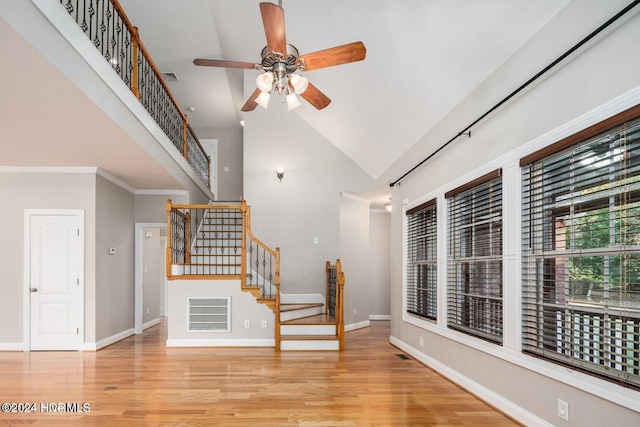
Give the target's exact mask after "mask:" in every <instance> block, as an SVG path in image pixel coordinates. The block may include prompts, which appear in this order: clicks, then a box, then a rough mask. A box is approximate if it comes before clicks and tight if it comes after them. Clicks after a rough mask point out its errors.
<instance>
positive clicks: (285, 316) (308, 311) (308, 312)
mask: <svg viewBox="0 0 640 427" xmlns="http://www.w3.org/2000/svg"><path fill="white" fill-rule="evenodd" d="M316 314H322V307H320V306H319V307H309V308H304V309H301V310H292V311H283V312H282V313H280V321H281V322H286V321H287V320H293V319H300V318H301V317H308V316H315V315H316Z"/></svg>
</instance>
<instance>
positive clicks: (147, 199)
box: [134, 192, 189, 223]
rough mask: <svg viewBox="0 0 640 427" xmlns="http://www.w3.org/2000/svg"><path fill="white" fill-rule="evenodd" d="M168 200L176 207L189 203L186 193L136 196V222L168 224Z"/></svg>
mask: <svg viewBox="0 0 640 427" xmlns="http://www.w3.org/2000/svg"><path fill="white" fill-rule="evenodd" d="M167 199H171V202H172V203H173V204H176V205H180V204H187V203H189V196H188V194H187V193H186V192H184V193H182V194H176V193H169V194H136V197H135V201H134V217H135V221H136V222H163V223H166V222H167V207H166V205H167Z"/></svg>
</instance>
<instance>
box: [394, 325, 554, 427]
mask: <svg viewBox="0 0 640 427" xmlns="http://www.w3.org/2000/svg"><path fill="white" fill-rule="evenodd" d="M389 342H390V343H391V344H393V345H395V346H396V347H398V348H399V349H401V350H402V351H404V352H406V353H408V354H410V355H411V356H412V357H413V358H415V359H416V360H419V361H420V362H422V363H423V364H425V365H426V366H428V367H430V368H432V369H433V370H434V371H436V372H438V373H439V374H441V375H442V376H444V377H445V378H448V379H449V380H451V381H452V382H454V383H456V384H458V385H459V386H460V387H462V388H463V389H465V390H467V391H468V392H469V393H472V394H474V395H476V396H478V397H479V398H480V399H482V400H484V401H485V402H487V403H488V404H489V405H491V406H493V407H495V408H497V409H498V410H500V411H502V412H504V413H505V414H507V415H508V416H510V417H512V418H514V419H515V420H516V421H519V422H521V423H522V424H523V425H526V426H529V427H552V426H553V424H549V423H548V422H546V421H545V420H543V419H542V418H539V417H538V416H536V415H535V414H532V413H531V412H529V411H527V410H526V409H524V408H522V407H520V406H518V405H516V404H515V403H513V402H511V401H510V400H508V399H506V398H505V397H504V396H501V395H499V394H497V393H496V392H494V391H492V390H490V389H488V388H486V387H485V386H483V385H482V384H480V383H477V382H476V381H473V380H472V379H470V378H468V377H466V376H464V375H462V374H461V373H460V372H458V371H456V370H454V369H451V368H450V367H449V366H447V365H445V364H444V363H442V362H440V361H438V360H436V359H434V358H432V357H430V356H428V355H426V354H424V353H422V352H421V351H419V350H418V349H416V348H415V347H412V346H410V345H408V344H406V343H405V342H403V341H400V340H399V339H398V338H396V337H394V336H391V337H390V338H389Z"/></svg>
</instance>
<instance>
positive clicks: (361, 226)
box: [331, 195, 371, 329]
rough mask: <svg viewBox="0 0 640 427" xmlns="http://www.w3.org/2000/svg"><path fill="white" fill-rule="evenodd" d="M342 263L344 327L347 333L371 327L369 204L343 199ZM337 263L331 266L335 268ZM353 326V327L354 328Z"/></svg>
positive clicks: (345, 197)
mask: <svg viewBox="0 0 640 427" xmlns="http://www.w3.org/2000/svg"><path fill="white" fill-rule="evenodd" d="M339 258H340V261H341V263H342V270H343V272H344V276H345V285H344V323H345V325H346V328H347V329H351V328H358V327H365V326H368V325H369V314H370V307H369V292H370V286H371V281H370V268H369V261H370V245H369V202H368V201H366V200H364V199H358V198H354V197H353V196H349V195H345V196H342V197H341V198H340V256H339ZM333 261H334V260H332V261H331V263H332V264H333ZM350 325H351V327H350Z"/></svg>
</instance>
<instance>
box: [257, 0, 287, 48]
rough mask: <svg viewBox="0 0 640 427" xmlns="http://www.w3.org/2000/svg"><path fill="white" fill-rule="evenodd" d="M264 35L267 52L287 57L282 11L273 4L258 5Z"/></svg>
mask: <svg viewBox="0 0 640 427" xmlns="http://www.w3.org/2000/svg"><path fill="white" fill-rule="evenodd" d="M260 12H261V13H262V23H263V25H264V33H265V35H266V36H267V46H268V47H269V52H279V53H281V54H282V56H283V57H285V58H286V57H287V37H286V35H285V31H284V10H283V9H282V8H281V7H280V6H277V5H275V4H273V3H260Z"/></svg>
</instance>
